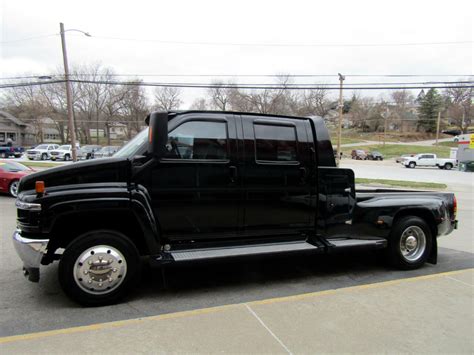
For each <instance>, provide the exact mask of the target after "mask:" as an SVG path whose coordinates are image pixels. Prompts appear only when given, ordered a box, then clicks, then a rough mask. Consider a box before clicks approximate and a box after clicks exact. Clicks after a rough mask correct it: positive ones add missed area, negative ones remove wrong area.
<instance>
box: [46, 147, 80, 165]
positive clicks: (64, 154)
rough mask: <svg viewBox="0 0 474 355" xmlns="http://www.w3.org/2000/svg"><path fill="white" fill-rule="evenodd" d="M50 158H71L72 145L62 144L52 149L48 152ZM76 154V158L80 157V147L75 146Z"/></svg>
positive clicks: (67, 159)
mask: <svg viewBox="0 0 474 355" xmlns="http://www.w3.org/2000/svg"><path fill="white" fill-rule="evenodd" d="M50 156H51V160H53V161H55V160H64V161H69V160H71V159H72V145H71V144H64V145H61V146H59V147H58V148H57V149H54V150H52V151H51V152H50ZM76 156H77V158H78V159H81V157H82V156H83V153H82V151H81V148H79V147H77V148H76Z"/></svg>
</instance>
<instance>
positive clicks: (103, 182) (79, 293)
mask: <svg viewBox="0 0 474 355" xmlns="http://www.w3.org/2000/svg"><path fill="white" fill-rule="evenodd" d="M146 124H148V125H149V128H147V129H145V130H144V131H142V132H141V133H139V134H138V135H137V136H136V137H135V138H134V139H132V140H131V141H130V142H129V143H128V144H127V145H126V146H124V147H123V148H122V149H121V150H120V151H119V152H117V153H116V154H115V155H114V158H113V159H96V160H91V161H87V162H79V163H76V164H69V165H64V166H60V167H57V168H54V169H49V170H44V171H41V172H38V173H35V174H33V175H30V176H26V177H24V178H23V179H21V180H20V184H19V187H18V192H19V194H18V198H17V201H16V206H17V208H18V219H17V225H18V230H17V231H15V232H14V234H13V240H14V244H15V248H16V250H17V253H18V254H19V256H20V258H21V259H22V260H23V264H24V275H25V276H27V277H28V279H29V280H30V281H36V282H37V281H39V277H40V269H39V266H40V265H41V266H42V267H43V266H45V265H48V264H50V263H52V262H53V261H55V260H59V268H58V273H59V283H60V285H61V287H62V289H63V290H64V292H65V293H66V294H67V295H68V296H69V297H71V298H72V299H74V300H75V301H77V302H79V303H81V304H84V305H93V306H98V305H104V304H110V303H114V302H117V301H118V300H119V299H120V298H121V297H123V296H124V295H125V294H126V293H127V292H128V291H129V290H130V289H131V288H132V286H133V285H134V282H135V280H136V279H137V276H138V272H139V270H140V263H141V261H142V260H144V259H145V260H147V261H149V262H150V263H151V264H152V265H155V266H161V265H164V264H171V263H181V262H192V261H197V260H209V259H219V258H220V259H222V258H224V259H228V258H236V257H240V258H243V257H247V256H260V257H263V256H265V255H269V254H284V253H312V254H314V255H315V256H317V254H327V253H334V252H338V251H344V252H348V251H356V250H361V249H365V250H373V249H385V251H386V254H385V255H386V257H387V261H390V262H391V263H392V265H393V266H395V267H397V268H401V269H416V268H419V267H421V266H422V265H423V264H424V263H425V262H431V263H436V258H437V243H436V238H437V237H439V236H442V235H445V234H449V233H451V232H452V231H453V229H455V228H456V226H457V221H456V198H455V196H454V194H453V193H447V192H426V191H422V192H421V191H406V190H401V191H397V190H390V191H387V190H373V191H371V190H362V191H356V190H355V182H354V180H355V179H354V172H353V171H352V170H351V169H344V168H338V167H336V162H335V160H334V154H333V149H332V146H331V142H330V140H329V132H328V130H327V128H326V126H325V125H324V121H323V119H322V118H319V117H308V118H304V117H288V116H276V115H265V114H256V113H233V112H202V111H179V112H170V113H168V112H154V113H152V114H151V115H149V116H148V118H147V120H146ZM236 127H241V130H240V131H239V130H237V129H236ZM183 147H185V148H186V149H180V148H183ZM49 189H50V191H51V193H48V192H49V191H48V190H49ZM286 267H287V268H291V265H290V264H288V265H286Z"/></svg>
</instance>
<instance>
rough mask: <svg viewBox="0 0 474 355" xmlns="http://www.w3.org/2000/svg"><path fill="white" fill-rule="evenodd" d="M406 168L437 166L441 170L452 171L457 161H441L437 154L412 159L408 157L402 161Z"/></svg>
mask: <svg viewBox="0 0 474 355" xmlns="http://www.w3.org/2000/svg"><path fill="white" fill-rule="evenodd" d="M401 163H402V164H403V165H405V167H406V168H412V169H414V168H416V167H417V166H423V167H426V166H428V167H429V166H432V167H433V166H437V167H438V168H440V169H446V170H451V169H452V168H453V167H454V166H455V165H456V159H440V158H438V157H437V156H436V154H431V153H423V154H416V155H414V156H412V157H406V158H405V159H404V160H402V161H401Z"/></svg>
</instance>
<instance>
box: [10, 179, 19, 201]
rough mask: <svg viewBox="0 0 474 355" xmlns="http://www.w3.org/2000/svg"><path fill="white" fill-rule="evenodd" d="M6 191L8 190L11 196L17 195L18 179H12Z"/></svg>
mask: <svg viewBox="0 0 474 355" xmlns="http://www.w3.org/2000/svg"><path fill="white" fill-rule="evenodd" d="M8 192H10V195H12V196H13V197H16V196H17V195H18V180H13V181H12V182H11V183H10V187H9V188H8Z"/></svg>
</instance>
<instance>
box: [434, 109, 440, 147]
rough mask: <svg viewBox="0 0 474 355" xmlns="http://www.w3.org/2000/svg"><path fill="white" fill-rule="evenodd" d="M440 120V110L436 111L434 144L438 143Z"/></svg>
mask: <svg viewBox="0 0 474 355" xmlns="http://www.w3.org/2000/svg"><path fill="white" fill-rule="evenodd" d="M440 121H441V111H438V122H437V123H436V144H435V145H438V139H439V124H440Z"/></svg>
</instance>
